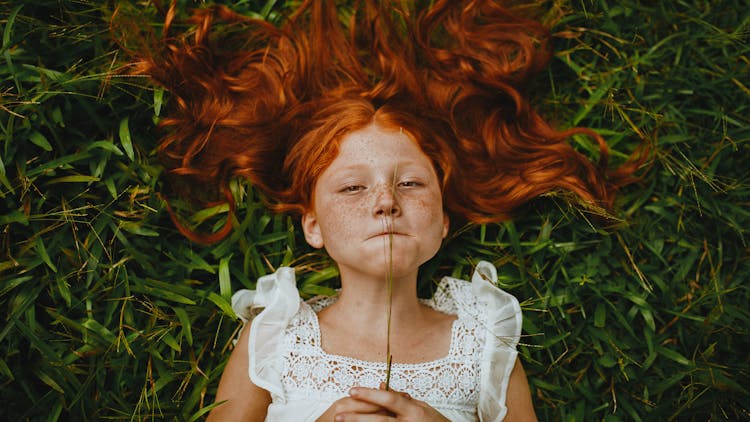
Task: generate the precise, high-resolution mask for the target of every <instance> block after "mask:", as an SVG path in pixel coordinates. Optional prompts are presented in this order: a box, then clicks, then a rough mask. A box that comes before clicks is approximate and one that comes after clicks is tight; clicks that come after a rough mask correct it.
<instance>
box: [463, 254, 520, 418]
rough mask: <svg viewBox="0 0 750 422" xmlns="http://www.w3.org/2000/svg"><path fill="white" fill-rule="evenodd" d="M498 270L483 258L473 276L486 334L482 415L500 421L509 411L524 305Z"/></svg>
mask: <svg viewBox="0 0 750 422" xmlns="http://www.w3.org/2000/svg"><path fill="white" fill-rule="evenodd" d="M496 284H497V270H496V269H495V266H494V265H492V264H490V263H489V262H485V261H481V262H479V264H478V265H477V268H476V269H475V271H474V274H473V276H472V278H471V287H472V291H473V293H474V296H475V297H476V298H477V299H478V301H479V302H480V303H481V304H482V305H483V306H484V315H486V319H485V320H484V324H485V327H486V328H487V338H486V340H485V348H484V352H483V356H482V361H481V365H482V367H481V374H482V379H481V390H480V395H479V409H478V410H479V419H480V420H481V421H482V422H488V421H492V422H496V421H497V422H499V421H502V420H503V418H505V414H506V413H507V410H508V409H507V407H506V403H505V400H506V396H507V392H508V380H509V379H510V373H511V372H512V371H513V366H514V365H515V363H516V357H517V356H518V352H517V351H516V346H517V345H518V341H519V338H520V336H521V322H522V321H521V306H520V305H519V304H518V300H517V299H516V298H515V296H513V295H511V294H510V293H507V292H505V291H503V290H501V289H499V288H498V287H497V286H496Z"/></svg>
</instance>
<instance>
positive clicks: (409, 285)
mask: <svg viewBox="0 0 750 422" xmlns="http://www.w3.org/2000/svg"><path fill="white" fill-rule="evenodd" d="M340 271H341V285H342V287H341V294H340V295H339V299H338V301H337V302H336V305H335V306H336V307H337V308H338V310H339V311H342V312H343V314H344V315H347V318H349V322H350V324H352V325H359V326H361V327H367V328H369V329H370V331H373V332H375V333H379V332H381V331H382V334H383V336H385V333H386V325H387V318H386V316H387V314H386V311H387V309H388V302H389V297H388V283H389V280H387V279H386V277H385V276H379V277H371V276H367V275H363V274H360V273H357V272H354V271H349V270H347V269H345V268H341V269H340ZM390 283H391V285H392V296H391V300H390V302H391V320H392V326H395V325H399V326H402V327H403V326H404V325H405V323H408V322H410V321H411V322H418V321H419V320H420V318H421V317H422V312H423V308H422V306H421V305H420V303H419V300H418V298H417V272H416V271H415V272H414V273H411V274H407V275H403V276H399V277H395V276H394V277H393V279H392V280H390ZM406 325H408V324H406Z"/></svg>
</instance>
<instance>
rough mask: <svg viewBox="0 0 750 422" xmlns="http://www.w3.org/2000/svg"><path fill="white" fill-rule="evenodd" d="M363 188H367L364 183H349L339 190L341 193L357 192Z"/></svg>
mask: <svg viewBox="0 0 750 422" xmlns="http://www.w3.org/2000/svg"><path fill="white" fill-rule="evenodd" d="M363 190H365V187H364V186H362V185H349V186H345V187H344V188H343V189H341V190H340V191H339V192H340V193H357V192H361V191H363Z"/></svg>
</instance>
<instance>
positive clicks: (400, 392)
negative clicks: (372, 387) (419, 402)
mask: <svg viewBox="0 0 750 422" xmlns="http://www.w3.org/2000/svg"><path fill="white" fill-rule="evenodd" d="M378 389H379V390H385V383H384V382H381V383H380V386H379V387H378ZM387 391H393V392H394V393H398V394H401V395H402V396H404V397H406V398H407V399H410V398H411V396H410V395H409V393H407V392H406V391H396V390H393V389H389V390H387Z"/></svg>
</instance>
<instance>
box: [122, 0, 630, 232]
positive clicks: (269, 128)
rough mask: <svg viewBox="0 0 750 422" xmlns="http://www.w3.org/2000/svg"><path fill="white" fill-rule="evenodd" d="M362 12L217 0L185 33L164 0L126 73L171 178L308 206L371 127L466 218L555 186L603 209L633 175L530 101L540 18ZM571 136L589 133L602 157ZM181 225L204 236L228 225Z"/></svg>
mask: <svg viewBox="0 0 750 422" xmlns="http://www.w3.org/2000/svg"><path fill="white" fill-rule="evenodd" d="M357 5H358V7H357V8H356V9H355V12H354V13H353V14H352V16H351V18H350V19H349V20H348V21H347V22H342V20H341V19H340V18H339V16H338V14H337V11H336V7H335V4H334V2H333V1H322V0H321V1H315V0H308V1H305V2H303V4H302V5H301V6H300V7H299V9H298V10H297V11H296V12H295V14H294V15H292V16H291V17H290V18H289V19H288V20H287V21H286V22H285V23H284V24H282V25H281V26H280V27H275V26H273V25H271V24H269V23H267V22H264V21H261V20H256V19H251V18H248V17H245V16H241V15H238V14H236V13H234V12H233V11H231V10H230V9H228V8H226V7H223V6H214V7H210V8H205V9H199V10H197V11H195V12H194V13H193V16H192V18H191V19H190V23H192V24H193V25H194V29H193V31H192V33H191V34H190V36H188V35H184V34H183V35H180V36H172V35H170V34H171V32H172V31H171V27H172V24H173V21H174V16H175V11H174V3H173V5H172V8H171V9H169V10H168V11H167V13H166V16H167V18H166V20H165V25H164V37H163V39H162V42H161V44H160V46H159V48H158V49H140V51H136V52H135V54H136V55H137V57H138V58H139V60H138V61H137V62H135V63H134V67H133V70H132V71H133V72H134V73H138V74H145V75H150V76H151V77H152V78H153V80H154V81H155V82H157V83H158V84H161V85H162V86H164V87H165V88H166V89H168V90H169V91H170V92H171V95H172V97H171V98H172V100H171V101H172V109H171V111H170V112H169V114H168V116H167V117H165V118H164V119H162V120H161V122H160V123H159V125H160V126H161V127H162V128H163V129H164V130H165V134H166V135H165V136H164V138H163V139H162V141H161V144H160V147H159V152H160V156H161V158H162V161H163V162H164V164H165V166H166V167H167V168H168V169H169V170H170V172H171V173H172V174H174V175H178V176H180V177H185V178H188V179H189V180H192V181H197V182H200V183H201V184H202V185H203V186H207V187H210V188H211V189H213V190H214V191H216V192H224V195H226V193H227V192H228V189H227V186H228V183H229V181H230V180H231V179H233V178H236V177H242V178H247V179H249V181H250V182H251V183H252V184H253V185H255V186H256V187H258V188H259V189H261V190H262V191H263V192H264V193H265V194H266V196H267V197H268V198H269V199H270V206H271V207H272V208H273V209H275V210H277V211H292V212H304V211H305V210H307V209H309V207H310V206H311V203H312V201H313V198H312V197H311V195H312V192H313V187H314V184H315V182H316V181H317V177H318V176H319V175H320V173H321V172H322V171H323V170H325V168H326V167H327V166H328V165H329V164H330V162H331V161H332V160H333V159H334V158H335V157H336V154H337V152H338V143H339V141H340V140H341V139H342V138H343V136H344V135H346V134H347V133H348V132H351V131H353V130H356V129H359V128H361V127H364V126H366V125H367V124H368V123H370V122H372V121H378V122H380V123H383V124H386V125H390V126H393V127H401V128H403V129H404V130H405V131H406V132H408V133H409V134H410V135H411V137H412V138H414V139H415V141H416V142H417V143H418V144H419V145H420V147H421V148H422V150H423V151H424V152H425V154H427V155H428V157H430V158H431V159H432V161H433V163H434V164H435V168H436V170H437V172H438V175H439V177H440V178H441V182H442V186H443V195H444V201H445V207H446V209H447V210H448V211H449V212H451V213H452V214H453V215H455V216H460V217H464V218H466V219H467V220H469V221H473V222H482V223H484V222H493V221H502V220H504V219H507V218H509V216H510V215H511V213H512V211H513V210H515V209H516V208H518V207H519V206H521V205H522V204H524V203H526V202H528V201H529V200H531V199H533V198H535V197H537V196H539V195H541V194H544V193H548V192H552V191H559V190H565V191H570V192H573V193H574V194H576V195H577V196H578V197H580V198H581V199H583V200H584V201H587V202H589V203H592V204H596V205H597V206H601V207H604V208H611V206H612V204H613V201H614V195H615V192H616V191H617V190H618V189H619V188H620V187H621V186H623V185H624V184H626V183H629V182H631V181H632V180H633V177H632V174H633V173H634V171H635V170H636V169H637V166H638V160H632V161H629V162H627V163H626V164H625V165H623V166H621V167H620V168H618V169H616V170H612V171H608V169H607V167H608V166H607V161H608V149H607V145H606V143H605V142H604V140H603V139H602V138H601V136H599V135H598V134H596V133H595V132H594V131H592V130H589V129H585V128H574V129H569V130H565V131H557V130H555V129H554V128H552V127H551V126H550V125H549V124H548V123H547V122H546V121H545V120H544V119H543V118H542V117H541V116H539V115H538V114H537V112H536V111H535V110H534V109H533V108H532V107H531V105H530V103H529V100H528V98H527V97H526V95H525V90H526V87H527V85H528V83H529V82H530V81H531V80H533V79H534V77H535V76H536V75H537V74H538V73H539V72H540V71H541V70H543V69H544V68H546V66H547V65H548V64H549V61H550V59H551V57H552V49H551V36H550V33H549V30H548V29H547V28H546V27H544V26H543V25H542V24H541V23H539V22H538V21H536V20H533V19H529V18H526V17H523V16H521V14H519V13H516V12H517V10H515V9H513V10H512V9H511V8H508V7H504V6H502V5H500V4H498V3H497V2H495V1H490V0H474V1H465V2H457V1H453V0H437V1H435V2H434V3H433V5H432V6H431V7H429V8H427V9H424V10H410V9H408V8H405V7H404V6H403V2H397V1H393V2H392V4H389V5H387V6H386V5H385V2H378V1H375V0H362V1H359V2H358V3H357ZM574 134H583V135H586V136H589V137H591V138H593V139H594V140H596V141H597V142H598V144H599V162H598V163H597V164H593V163H592V162H591V161H590V160H589V159H588V158H586V157H585V156H583V155H582V154H580V153H579V152H577V151H576V150H574V149H573V148H572V147H571V145H570V144H569V143H568V141H567V140H568V138H569V137H570V136H572V135H574ZM459 160H460V162H459ZM227 200H228V201H229V202H230V203H231V202H232V201H231V197H230V198H227ZM178 225H179V224H178ZM227 227H228V226H227ZM181 229H182V231H183V233H185V234H186V235H187V236H188V237H190V238H192V239H194V240H198V241H203V242H211V241H215V240H218V239H220V238H221V237H222V236H224V235H225V234H226V230H225V231H222V232H221V233H218V234H215V235H213V236H207V237H206V236H204V237H201V236H200V235H198V234H196V233H193V232H191V231H190V230H186V229H185V228H184V227H182V228H181Z"/></svg>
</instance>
